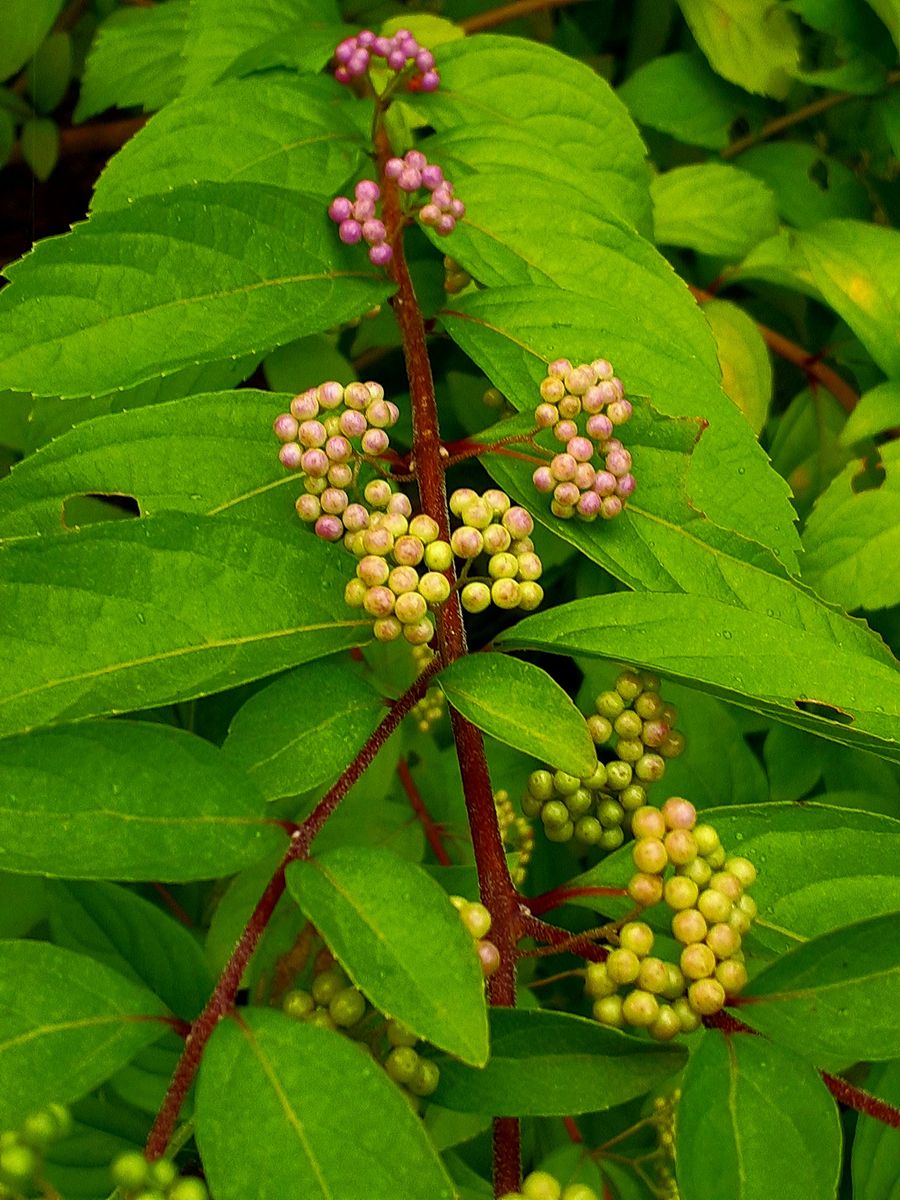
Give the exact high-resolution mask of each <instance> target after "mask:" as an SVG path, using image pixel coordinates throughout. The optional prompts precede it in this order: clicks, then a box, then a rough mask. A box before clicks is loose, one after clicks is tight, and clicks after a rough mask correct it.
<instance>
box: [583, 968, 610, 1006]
mask: <svg viewBox="0 0 900 1200" xmlns="http://www.w3.org/2000/svg"><path fill="white" fill-rule="evenodd" d="M617 987H618V984H617V983H615V982H614V981H613V980H612V979H610V977H609V971H607V969H606V963H605V962H602V963H588V965H587V970H586V971H585V973H584V990H585V994H586V995H588V996H590V997H591V998H592V999H594V1000H602V999H603V997H604V996H612V995H614V994H615V991H616V988H617Z"/></svg>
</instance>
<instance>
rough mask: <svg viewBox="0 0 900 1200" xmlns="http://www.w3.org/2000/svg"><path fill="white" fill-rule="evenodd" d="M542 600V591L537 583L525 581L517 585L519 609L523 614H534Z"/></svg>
mask: <svg viewBox="0 0 900 1200" xmlns="http://www.w3.org/2000/svg"><path fill="white" fill-rule="evenodd" d="M543 599H544V589H543V588H542V587H541V585H540V584H539V583H535V582H534V581H533V580H530V579H525V580H523V581H522V582H521V583H520V584H519V608H521V609H522V611H523V612H534V610H535V609H536V608H537V607H538V606H539V605H540V604H541V603H542V602H543Z"/></svg>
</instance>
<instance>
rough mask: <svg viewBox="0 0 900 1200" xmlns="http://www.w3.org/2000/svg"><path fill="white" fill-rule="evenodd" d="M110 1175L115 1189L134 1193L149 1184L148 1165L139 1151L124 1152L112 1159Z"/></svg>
mask: <svg viewBox="0 0 900 1200" xmlns="http://www.w3.org/2000/svg"><path fill="white" fill-rule="evenodd" d="M110 1174H111V1175H112V1179H113V1183H114V1184H115V1185H116V1187H119V1188H121V1189H122V1191H124V1192H134V1191H137V1189H138V1188H142V1187H144V1185H145V1184H146V1183H148V1182H149V1179H150V1164H149V1163H148V1162H147V1160H146V1158H144V1156H143V1154H141V1152H140V1151H139V1150H126V1151H124V1152H123V1153H122V1154H119V1155H117V1156H116V1158H114V1159H113V1162H112V1165H111V1167H110Z"/></svg>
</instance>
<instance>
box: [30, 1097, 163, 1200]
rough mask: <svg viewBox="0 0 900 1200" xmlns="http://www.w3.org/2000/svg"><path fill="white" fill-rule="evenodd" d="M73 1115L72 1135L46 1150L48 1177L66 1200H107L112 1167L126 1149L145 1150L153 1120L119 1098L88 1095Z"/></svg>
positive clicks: (45, 1166)
mask: <svg viewBox="0 0 900 1200" xmlns="http://www.w3.org/2000/svg"><path fill="white" fill-rule="evenodd" d="M72 1116H73V1119H74V1123H73V1129H72V1136H71V1137H69V1138H64V1139H63V1140H62V1141H61V1142H54V1143H53V1144H51V1145H50V1146H48V1147H47V1149H46V1150H45V1151H44V1155H43V1158H44V1174H45V1176H46V1178H47V1179H48V1180H49V1182H50V1183H51V1184H52V1185H53V1187H55V1188H56V1190H57V1191H58V1192H59V1194H60V1195H61V1196H65V1197H66V1200H107V1197H108V1196H109V1194H110V1178H109V1164H110V1163H111V1162H112V1161H113V1159H114V1158H115V1157H116V1156H117V1155H118V1154H120V1153H122V1151H124V1150H131V1151H134V1150H143V1148H144V1143H145V1142H146V1140H147V1134H148V1133H149V1131H150V1121H149V1118H147V1117H144V1116H143V1115H142V1114H141V1113H138V1112H136V1111H135V1110H134V1109H132V1108H131V1106H130V1105H125V1104H122V1103H121V1101H119V1100H118V1099H117V1098H116V1097H115V1096H112V1097H110V1098H109V1099H103V1100H100V1099H98V1098H97V1097H96V1096H87V1097H85V1099H84V1100H80V1101H79V1102H78V1103H77V1104H75V1105H74V1106H73V1108H72Z"/></svg>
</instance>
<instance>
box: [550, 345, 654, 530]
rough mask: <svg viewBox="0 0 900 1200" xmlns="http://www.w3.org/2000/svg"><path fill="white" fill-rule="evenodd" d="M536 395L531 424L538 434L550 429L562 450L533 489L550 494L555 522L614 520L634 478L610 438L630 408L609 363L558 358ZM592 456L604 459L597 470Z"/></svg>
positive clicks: (627, 459) (628, 463)
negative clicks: (577, 362)
mask: <svg viewBox="0 0 900 1200" xmlns="http://www.w3.org/2000/svg"><path fill="white" fill-rule="evenodd" d="M540 392H541V403H540V404H538V405H537V407H536V408H535V410H534V419H535V422H536V423H537V426H538V428H539V429H551V430H552V431H553V436H554V437H555V438H556V440H557V441H558V442H561V443H562V444H563V445H564V446H565V450H564V451H563V452H562V453H560V454H555V455H554V456H553V459H552V460H551V462H550V463H549V465H547V466H543V467H538V469H537V470H536V471H535V472H534V475H533V477H532V478H533V482H534V486H535V487H536V488H537V490H538V491H539V492H541V493H543V494H545V495H552V500H551V502H550V508H551V511H552V512H553V514H554V515H555V516H557V517H561V518H563V519H569V518H571V517H580V518H581V519H582V520H584V521H593V520H595V519H596V518H597V517H601V518H602V519H604V520H611V519H612V518H613V517H617V516H618V515H619V514H620V513H621V511H622V509H623V507H624V505H625V501H626V500H627V499H628V497H629V496H630V495H631V494H632V492H633V491H634V489H635V478H634V475H632V473H631V466H632V464H631V455H630V454H629V452H628V451H627V450H626V449H625V447H624V446H623V445H622V443H621V441H620V440H619V439H618V438H616V437H613V430H614V429H615V428H616V427H617V426H620V425H624V424H625V423H626V422H627V421H628V420H629V419H630V417H631V413H632V406H631V402H630V401H629V400H626V399H625V389H624V388H623V386H622V381H621V380H620V379H617V378H616V376H615V375H614V373H613V367H612V364H611V363H609V362H608V361H607V360H606V359H605V358H598V359H595V360H594V361H593V362H591V363H581V364H580V365H579V366H577V367H573V366H572V364H571V362H569V360H568V359H567V358H560V359H557V360H556V361H555V362H552V363H550V365H549V367H548V368H547V377H546V378H545V379H544V380H543V381H542V383H541V386H540ZM579 422H581V423H579ZM582 425H583V432H582ZM595 452H596V453H598V454H599V455H600V457H601V458H602V460H603V461H602V466H601V469H600V470H598V469H597V467H596V466H595V465H594V463H593V461H592V460H593V458H594V454H595Z"/></svg>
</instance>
